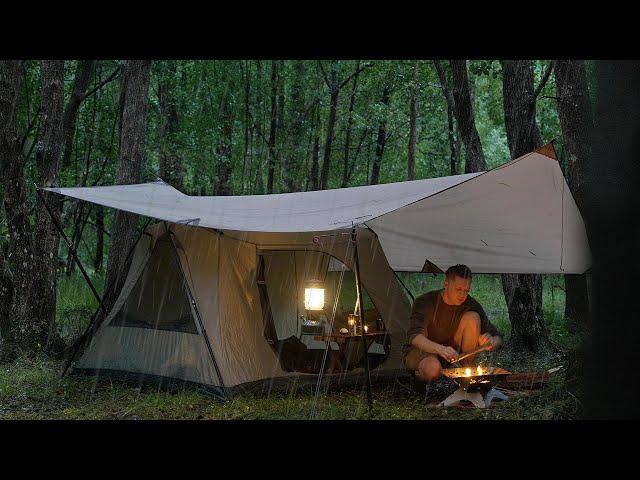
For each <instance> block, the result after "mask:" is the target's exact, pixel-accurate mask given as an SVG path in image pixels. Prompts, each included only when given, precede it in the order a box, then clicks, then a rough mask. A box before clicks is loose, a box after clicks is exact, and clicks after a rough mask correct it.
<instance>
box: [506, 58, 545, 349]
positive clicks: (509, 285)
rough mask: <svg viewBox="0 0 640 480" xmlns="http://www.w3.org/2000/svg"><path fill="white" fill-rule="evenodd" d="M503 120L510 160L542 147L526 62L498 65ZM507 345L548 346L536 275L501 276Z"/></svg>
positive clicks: (528, 62)
mask: <svg viewBox="0 0 640 480" xmlns="http://www.w3.org/2000/svg"><path fill="white" fill-rule="evenodd" d="M502 84H503V96H504V118H505V126H506V130H507V142H508V144H509V151H510V152H511V158H512V159H515V158H518V157H520V156H522V155H524V154H526V153H529V152H532V151H533V150H535V149H536V148H538V147H540V146H542V136H541V134H540V130H539V129H538V124H537V123H536V107H535V99H534V97H533V93H534V86H533V69H532V65H531V61H529V60H515V61H514V60H505V61H503V62H502ZM501 277H502V288H503V291H504V296H505V300H506V302H507V308H508V310H509V320H510V321H511V326H512V330H511V343H512V344H513V345H514V346H516V347H518V348H519V347H524V348H526V349H528V350H531V351H537V350H539V349H540V348H544V347H546V346H547V344H548V333H547V329H546V327H545V324H544V320H543V318H542V279H541V276H540V275H522V274H503V275H502V276H501Z"/></svg>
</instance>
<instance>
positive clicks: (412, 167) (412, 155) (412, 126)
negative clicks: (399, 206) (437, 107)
mask: <svg viewBox="0 0 640 480" xmlns="http://www.w3.org/2000/svg"><path fill="white" fill-rule="evenodd" d="M418 66H419V62H418V60H416V63H415V65H414V66H413V80H412V81H411V96H410V98H409V145H408V148H407V180H413V179H415V176H416V124H417V120H418V106H417V96H416V90H417V88H418Z"/></svg>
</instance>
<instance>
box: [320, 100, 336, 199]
mask: <svg viewBox="0 0 640 480" xmlns="http://www.w3.org/2000/svg"><path fill="white" fill-rule="evenodd" d="M339 93H340V91H339V90H334V91H332V92H331V100H330V102H329V119H328V121H327V137H326V140H325V143H324V154H323V156H322V172H321V173H320V189H321V190H326V189H327V188H328V187H329V170H330V166H331V147H332V145H333V129H334V126H335V124H336V113H337V110H338V95H339Z"/></svg>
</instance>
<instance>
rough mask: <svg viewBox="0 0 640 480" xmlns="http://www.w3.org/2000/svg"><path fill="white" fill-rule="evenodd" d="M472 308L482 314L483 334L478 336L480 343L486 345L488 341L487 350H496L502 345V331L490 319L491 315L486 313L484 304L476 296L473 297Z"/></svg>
mask: <svg viewBox="0 0 640 480" xmlns="http://www.w3.org/2000/svg"><path fill="white" fill-rule="evenodd" d="M472 310H473V311H474V312H477V313H478V315H479V316H480V333H481V335H480V336H479V337H478V345H480V346H482V345H486V344H487V343H489V344H490V346H489V347H488V348H487V350H495V349H497V348H499V347H500V346H501V345H502V337H501V336H500V332H499V331H498V329H497V328H496V327H495V325H493V323H491V322H490V321H489V317H487V314H486V313H485V311H484V309H483V308H482V305H480V303H479V302H478V301H477V300H476V299H475V298H474V299H473V307H472Z"/></svg>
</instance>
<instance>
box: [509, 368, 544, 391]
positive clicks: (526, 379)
mask: <svg viewBox="0 0 640 480" xmlns="http://www.w3.org/2000/svg"><path fill="white" fill-rule="evenodd" d="M548 379H549V373H548V372H526V373H513V374H511V375H509V376H507V377H506V378H505V379H504V380H501V381H500V382H498V384H497V386H498V387H500V388H505V389H508V390H537V389H542V388H544V386H545V385H546V383H547V380H548Z"/></svg>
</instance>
